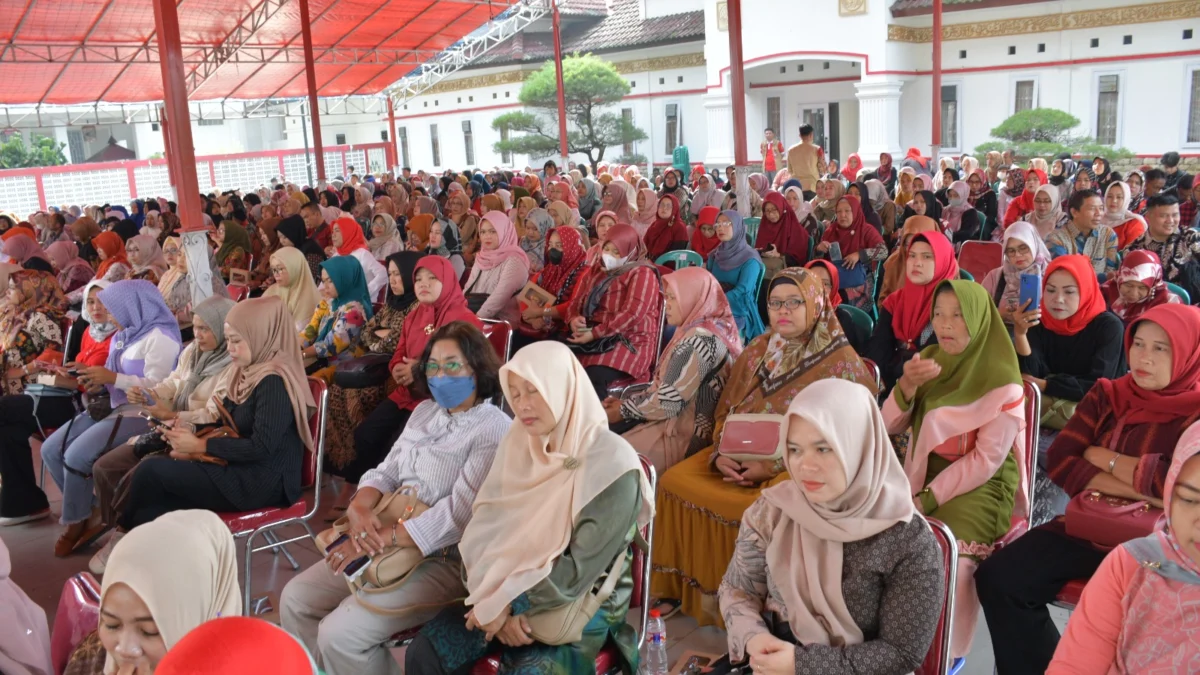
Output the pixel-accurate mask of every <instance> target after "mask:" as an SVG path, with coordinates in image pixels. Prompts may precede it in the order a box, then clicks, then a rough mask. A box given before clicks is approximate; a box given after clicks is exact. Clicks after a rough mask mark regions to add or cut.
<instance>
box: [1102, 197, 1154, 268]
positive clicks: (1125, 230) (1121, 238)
mask: <svg viewBox="0 0 1200 675" xmlns="http://www.w3.org/2000/svg"><path fill="white" fill-rule="evenodd" d="M1131 196H1132V195H1131V194H1130V191H1129V186H1128V185H1127V184H1125V183H1123V182H1121V181H1119V180H1118V181H1113V182H1111V183H1109V184H1108V188H1107V189H1106V190H1105V191H1104V219H1103V220H1101V221H1100V223H1101V224H1102V225H1107V226H1109V227H1111V228H1112V229H1113V232H1116V233H1117V248H1118V249H1119V250H1121V251H1125V250H1127V249H1128V248H1129V247H1130V246H1131V245H1133V242H1135V241H1137V240H1138V238H1139V237H1141V236H1142V235H1143V234H1145V232H1146V219H1145V218H1142V217H1141V216H1139V215H1138V214H1136V213H1134V212H1132V211H1130V210H1129V199H1130V197H1131Z"/></svg>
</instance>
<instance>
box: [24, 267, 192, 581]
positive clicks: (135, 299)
mask: <svg viewBox="0 0 1200 675" xmlns="http://www.w3.org/2000/svg"><path fill="white" fill-rule="evenodd" d="M98 297H99V300H100V302H101V303H102V304H103V305H104V308H105V309H106V310H107V313H108V315H109V316H110V317H111V319H110V321H111V322H112V323H113V324H115V325H117V326H119V327H120V330H119V331H118V332H117V333H116V334H115V335H113V337H112V346H111V349H109V352H108V358H107V359H106V360H105V363H104V365H103V366H90V367H87V368H81V369H79V372H80V375H79V381H80V384H82V385H83V386H84V387H86V388H88V389H89V390H91V391H95V390H96V388H98V387H100V386H103V388H104V389H106V390H107V393H108V395H109V400H110V402H111V406H112V412H111V413H109V414H108V415H107V416H104V417H101V418H100V419H95V418H94V417H93V416H92V414H93V412H92V411H91V410H88V411H84V412H83V413H80V414H79V415H77V416H76V417H75V418H74V419H72V420H71V421H70V422H69V423H68V424H67V425H66V426H61V427H59V428H58V430H57V431H55V432H54V433H52V434H50V436H49V437H48V438H47V439H46V441H45V442H44V443H42V461H43V462H44V463H45V465H46V468H47V469H48V473H49V474H50V477H51V478H53V479H54V482H55V484H57V485H58V489H59V490H60V491H61V492H62V495H63V500H62V517H61V523H62V524H63V525H66V526H67V527H66V529H65V530H64V531H63V533H62V535H61V536H60V537H59V539H58V541H57V543H55V546H54V554H55V555H56V556H58V557H60V558H62V557H65V556H67V555H69V554H70V553H72V552H73V551H76V550H78V549H80V548H82V547H84V546H87V545H88V544H90V543H91V542H92V541H93V540H94V539H95V538H96V537H97V536H99V535H100V534H101V533H103V532H104V531H105V529H106V525H105V523H104V521H103V519H102V517H101V513H100V511H99V509H98V508H95V507H93V500H92V479H91V471H92V465H93V464H94V463H95V461H96V460H97V459H98V458H99V457H100V456H101V455H103V454H104V453H106V452H108V451H109V450H111V449H113V448H115V447H117V446H119V445H121V444H123V443H125V442H126V441H128V440H129V439H130V438H132V437H133V436H136V435H138V434H141V433H145V432H146V431H147V430H148V428H149V427H148V424H147V423H146V421H145V420H144V419H142V418H141V417H139V416H137V411H138V410H140V409H139V408H138V407H137V406H136V405H133V404H132V403H130V401H129V398H128V395H127V392H129V391H130V390H132V389H133V388H134V387H140V388H142V389H146V388H148V387H153V386H155V385H157V384H158V383H159V382H161V381H162V380H163V379H165V378H166V377H167V375H169V374H170V373H171V371H172V370H174V369H175V364H176V362H177V361H178V358H179V352H180V351H181V349H182V338H181V337H180V335H179V324H178V323H177V322H176V320H175V317H174V316H173V315H172V314H171V310H170V309H168V308H167V305H166V303H165V302H163V298H162V294H161V293H159V292H158V289H157V288H156V287H155V286H154V285H153V284H151V283H149V282H147V281H142V280H129V281H119V282H117V283H115V284H113V285H112V286H109V287H108V288H106V289H104V290H102V291H100V293H99V296H98Z"/></svg>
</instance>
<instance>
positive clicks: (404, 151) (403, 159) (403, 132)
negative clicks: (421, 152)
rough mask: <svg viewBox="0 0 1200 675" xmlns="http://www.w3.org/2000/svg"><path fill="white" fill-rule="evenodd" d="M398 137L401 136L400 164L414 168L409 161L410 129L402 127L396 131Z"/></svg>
mask: <svg viewBox="0 0 1200 675" xmlns="http://www.w3.org/2000/svg"><path fill="white" fill-rule="evenodd" d="M396 135H398V136H400V164H401V165H402V166H412V165H411V164H410V163H409V161H408V127H400V128H399V129H397V130H396Z"/></svg>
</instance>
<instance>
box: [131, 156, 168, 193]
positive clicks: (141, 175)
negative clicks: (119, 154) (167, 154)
mask: <svg viewBox="0 0 1200 675" xmlns="http://www.w3.org/2000/svg"><path fill="white" fill-rule="evenodd" d="M133 180H134V182H136V183H137V191H138V196H139V197H144V198H146V199H152V198H154V197H167V198H168V199H172V197H171V195H173V194H175V189H174V188H172V187H171V172H170V170H169V169H167V165H166V164H158V165H155V166H139V167H135V168H134V170H133Z"/></svg>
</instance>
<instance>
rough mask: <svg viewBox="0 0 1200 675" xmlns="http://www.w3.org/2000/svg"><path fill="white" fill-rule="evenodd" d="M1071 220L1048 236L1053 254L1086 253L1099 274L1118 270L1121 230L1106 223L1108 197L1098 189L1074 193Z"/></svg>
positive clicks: (1048, 245)
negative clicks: (1114, 228) (1105, 213)
mask: <svg viewBox="0 0 1200 675" xmlns="http://www.w3.org/2000/svg"><path fill="white" fill-rule="evenodd" d="M1068 209H1069V210H1070V214H1071V220H1069V221H1067V224H1066V225H1064V226H1063V227H1060V228H1058V229H1056V230H1054V231H1053V232H1051V233H1050V234H1048V235H1046V248H1048V249H1050V256H1051V257H1052V258H1057V257H1059V256H1064V255H1075V254H1083V255H1086V256H1087V257H1088V258H1090V259H1091V261H1092V269H1093V270H1095V271H1096V274H1097V275H1099V274H1104V275H1108V274H1112V273H1114V272H1116V271H1117V266H1118V264H1119V263H1118V262H1117V233H1116V232H1114V231H1113V229H1112V228H1111V227H1109V226H1107V225H1104V224H1102V223H1103V222H1104V200H1103V199H1100V195H1098V194H1096V193H1095V192H1084V191H1078V192H1074V193H1072V194H1071V201H1070V202H1069V206H1068Z"/></svg>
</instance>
